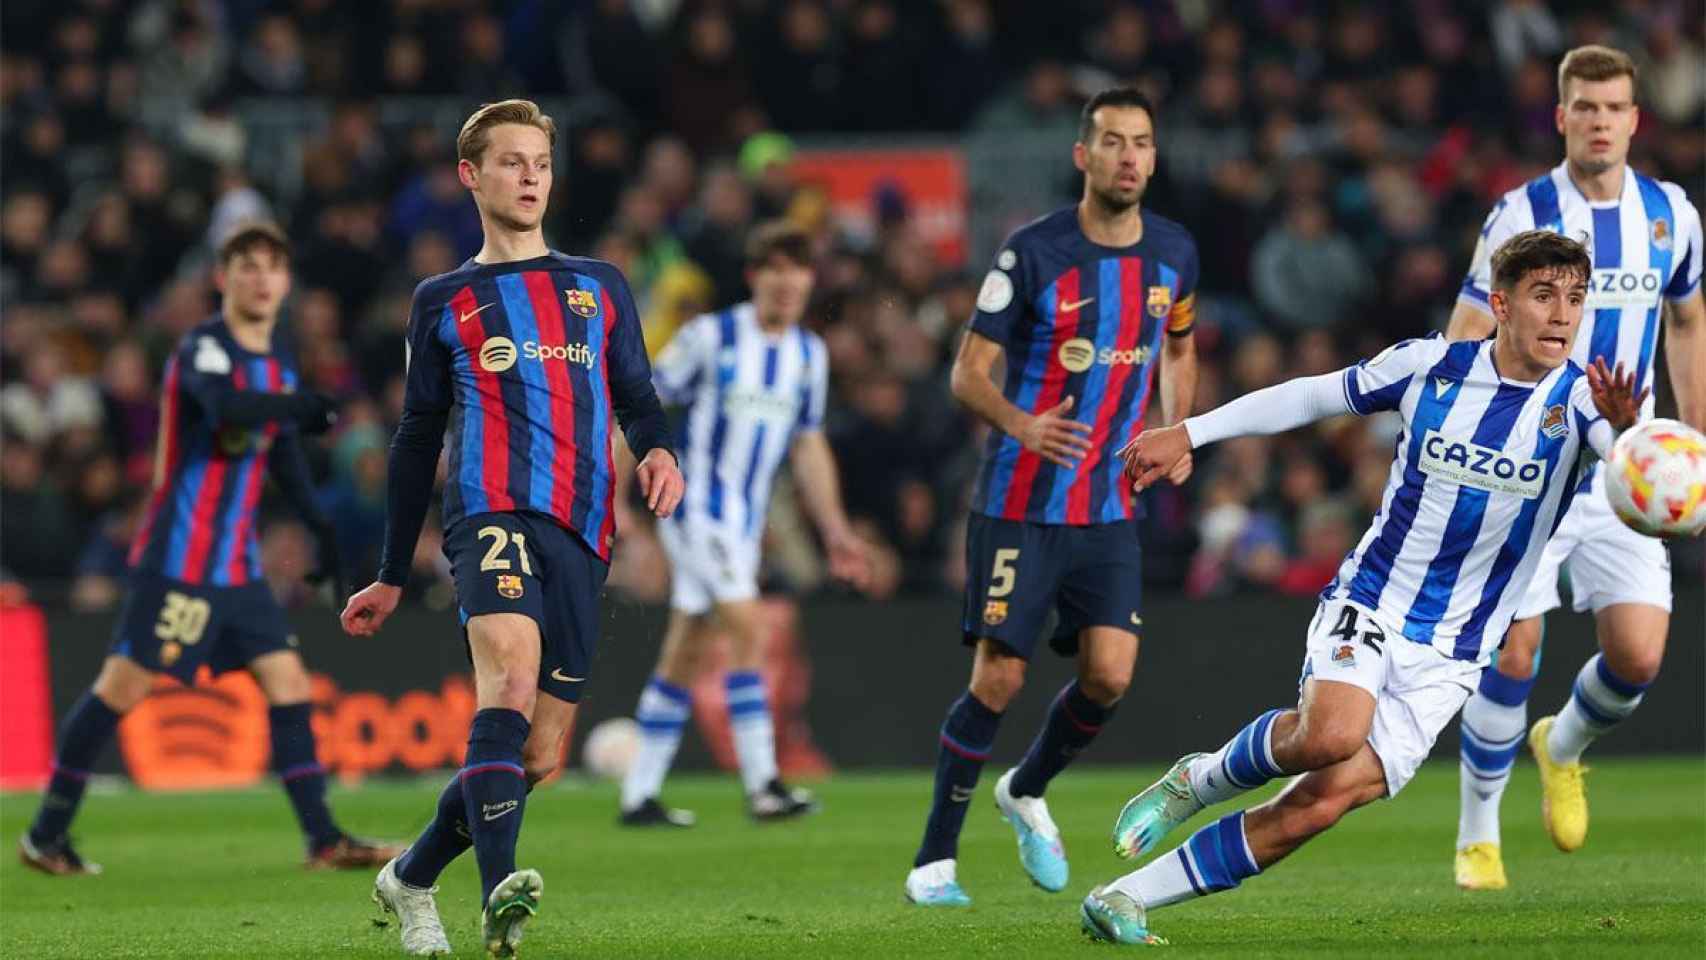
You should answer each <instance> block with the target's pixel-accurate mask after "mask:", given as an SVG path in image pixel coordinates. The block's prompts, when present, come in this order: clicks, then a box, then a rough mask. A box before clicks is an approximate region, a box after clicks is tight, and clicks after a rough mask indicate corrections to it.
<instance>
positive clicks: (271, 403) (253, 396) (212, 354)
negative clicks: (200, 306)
mask: <svg viewBox="0 0 1706 960" xmlns="http://www.w3.org/2000/svg"><path fill="white" fill-rule="evenodd" d="M178 362H179V369H180V370H181V371H182V372H181V374H180V377H181V382H182V383H183V385H184V387H185V388H186V389H187V390H188V391H189V394H190V396H192V397H194V398H195V402H196V405H197V406H199V407H201V409H202V412H203V413H204V414H206V415H207V420H208V422H209V423H215V424H218V425H219V426H221V427H244V428H250V429H253V428H256V427H264V426H266V425H267V424H269V423H277V424H279V425H281V426H286V425H290V426H295V427H297V428H298V429H300V430H302V432H304V433H325V432H326V431H327V430H330V429H331V428H332V424H334V423H336V422H337V419H338V410H337V401H335V400H333V399H332V398H331V397H328V396H326V395H325V394H323V393H315V392H313V391H306V392H302V393H270V392H268V391H265V390H247V389H238V387H237V385H236V383H235V382H234V381H233V380H232V373H231V371H232V362H231V355H230V354H229V353H227V352H225V348H224V347H223V346H221V345H220V343H219V341H218V340H217V339H216V338H214V337H212V336H206V335H204V336H201V337H198V338H197V339H196V341H195V343H194V344H191V343H189V342H187V341H186V342H185V344H184V345H183V347H182V348H181V349H180V352H179V354H178Z"/></svg>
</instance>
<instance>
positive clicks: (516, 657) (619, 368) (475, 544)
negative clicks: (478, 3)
mask: <svg viewBox="0 0 1706 960" xmlns="http://www.w3.org/2000/svg"><path fill="white" fill-rule="evenodd" d="M555 141H556V127H555V125H554V124H553V123H552V121H551V118H550V117H548V116H545V115H544V114H543V113H541V112H540V111H539V107H538V106H537V105H535V104H534V103H532V102H531V101H527V100H505V101H503V102H501V103H494V104H487V105H485V106H483V107H481V108H480V109H479V110H478V111H476V112H475V113H474V115H473V116H471V117H469V118H468V121H467V122H466V123H465V124H463V126H462V132H461V133H460V134H459V135H458V137H457V139H456V152H457V157H458V160H457V175H458V177H459V178H460V179H461V181H462V185H463V186H464V187H466V188H468V190H469V192H470V193H472V194H473V198H474V204H475V206H476V207H477V208H478V210H479V213H480V224H481V227H482V229H483V230H484V233H485V243H484V245H483V246H482V247H481V248H480V252H479V253H478V254H477V255H475V257H474V258H473V259H472V260H469V261H468V262H467V263H464V264H463V265H462V266H461V267H460V268H458V269H457V270H455V271H453V272H451V273H447V274H444V275H442V276H437V277H432V278H430V279H428V280H425V281H423V282H422V283H421V285H420V286H419V287H417V288H416V289H415V296H414V304H413V306H412V308H411V316H410V318H409V331H408V350H409V362H408V373H407V383H406V387H405V392H404V399H403V417H402V422H401V423H399V424H398V426H397V435H396V437H395V438H394V439H393V440H392V442H391V461H390V482H389V490H388V493H387V496H386V510H385V512H386V524H385V526H386V532H385V548H384V559H383V562H382V564H381V566H380V569H379V577H378V582H376V583H374V584H372V585H371V586H369V587H367V589H365V590H363V591H361V592H360V593H358V594H356V595H355V596H354V597H353V598H351V600H350V602H349V605H348V606H347V607H346V608H345V609H344V613H343V625H344V629H345V630H346V631H347V632H349V633H351V634H353V635H358V636H367V635H371V634H372V633H374V632H375V631H377V630H378V629H379V628H380V627H381V626H382V625H383V624H384V622H385V619H386V618H387V617H389V616H390V615H391V613H392V611H394V610H395V609H396V608H397V602H398V600H399V598H400V597H401V594H402V587H403V584H404V582H405V580H406V579H407V577H408V571H409V564H410V559H411V557H412V556H413V554H414V549H415V541H416V539H417V538H418V537H419V535H420V529H421V523H422V521H423V519H424V518H425V516H426V512H427V504H428V500H429V499H430V498H431V495H432V485H433V474H434V472H435V470H436V468H437V465H438V456H439V451H440V448H441V447H442V446H443V444H444V432H445V427H446V425H448V426H449V428H450V464H449V472H448V478H449V479H448V480H447V482H446V484H445V493H444V511H443V513H444V526H445V536H444V552H445V555H446V556H447V557H448V558H449V559H450V564H451V574H452V576H453V577H454V578H455V581H456V597H457V603H458V606H459V608H460V613H461V617H462V622H463V627H464V638H465V640H466V642H467V646H468V652H469V656H470V659H471V660H472V661H473V665H474V688H475V698H476V705H477V708H478V711H477V712H476V713H475V715H474V722H473V729H472V730H471V731H470V732H469V735H468V753H467V757H466V760H465V762H464V765H463V767H462V770H461V772H459V773H458V774H457V775H456V777H455V778H454V779H452V780H451V782H450V785H449V786H448V787H446V788H445V790H444V792H443V794H442V795H441V796H440V797H439V801H438V809H437V814H436V816H435V817H434V819H433V821H432V822H431V823H430V824H428V825H427V828H426V830H425V831H423V832H422V833H421V835H420V838H419V839H417V840H416V841H415V842H414V844H413V845H412V846H410V847H409V849H408V850H407V851H405V852H404V853H403V855H402V856H400V857H398V858H397V859H395V860H392V861H391V862H389V863H387V864H385V866H384V868H383V869H381V870H380V871H379V876H378V878H377V879H376V881H375V883H374V893H373V895H374V899H375V900H377V901H378V902H379V903H380V904H381V905H382V906H383V907H384V908H385V909H386V910H389V911H391V912H393V913H396V914H397V915H398V918H399V920H400V926H401V928H402V938H403V948H404V951H405V952H406V953H410V954H416V955H430V954H433V953H447V952H449V950H450V945H449V942H448V941H447V940H446V939H445V935H444V928H443V926H442V924H441V923H440V922H439V918H438V908H437V906H436V905H435V904H434V901H433V896H432V895H433V892H434V891H435V890H436V889H437V888H436V887H434V886H433V883H434V881H435V880H437V878H438V875H439V873H440V872H441V871H442V870H443V869H444V868H445V866H446V865H448V864H449V863H450V861H452V860H454V859H455V858H456V857H457V856H459V855H460V854H461V853H462V852H463V851H464V850H466V849H468V847H469V846H470V845H471V846H473V847H474V856H475V859H476V860H477V861H478V862H479V868H480V897H481V899H480V903H481V932H482V937H483V939H484V943H485V947H486V950H487V951H488V952H489V953H490V954H491V955H493V956H500V957H503V956H511V955H513V954H514V952H515V948H516V945H517V944H518V943H519V942H520V940H521V935H522V929H523V926H524V925H525V924H526V922H527V920H528V919H529V918H530V917H532V916H533V915H534V914H535V913H536V912H537V910H538V907H539V896H540V893H541V892H542V889H543V886H544V884H543V881H542V880H541V879H540V876H539V873H538V871H536V870H530V869H523V870H517V869H516V864H515V848H516V842H517V839H518V838H519V836H520V834H521V821H522V817H523V814H524V806H525V804H526V799H527V792H528V790H529V789H530V788H531V787H532V785H533V784H534V783H537V782H538V781H539V780H541V779H543V778H545V777H547V776H549V775H550V774H551V773H552V772H553V771H554V770H555V769H556V768H557V765H558V764H559V763H560V762H561V758H562V752H563V738H564V736H565V734H566V733H567V732H568V730H569V725H570V722H571V721H572V720H573V719H574V714H575V707H576V705H577V704H578V703H579V702H580V698H581V693H582V691H583V690H584V689H585V685H586V679H587V674H588V670H589V668H590V666H591V663H592V655H593V650H594V647H595V645H596V642H597V639H598V595H599V591H600V589H601V588H602V587H603V585H604V578H605V574H606V573H607V572H608V570H609V566H608V564H609V557H610V545H611V541H612V539H614V537H613V534H614V515H613V514H612V512H611V491H612V489H613V487H614V484H613V482H612V481H613V469H612V465H611V459H610V457H611V453H610V439H611V415H612V413H614V414H615V417H616V419H617V420H618V421H619V422H620V423H621V425H622V428H623V430H624V431H625V432H626V434H627V440H628V445H629V447H630V448H631V449H634V450H637V451H644V457H643V459H642V460H641V462H640V465H639V468H638V470H637V476H638V479H639V484H640V490H641V492H642V493H643V495H644V496H645V498H646V502H647V505H648V506H649V507H650V508H651V509H652V510H653V511H654V512H656V513H657V514H658V515H659V516H667V515H668V514H669V512H670V511H671V510H672V509H674V507H675V504H676V502H677V501H678V500H680V499H681V486H682V484H681V473H680V471H679V470H677V469H676V465H675V456H674V454H672V453H671V452H670V449H669V442H668V427H667V423H666V422H665V419H664V415H663V409H662V407H661V406H659V404H658V399H657V394H656V393H655V392H654V391H653V389H652V376H651V365H650V364H649V363H648V362H647V360H646V353H645V347H644V345H643V344H642V342H641V337H640V322H639V318H638V316H637V315H636V313H635V309H634V301H633V296H632V294H631V293H630V292H629V290H628V283H627V281H626V280H625V279H623V277H622V274H621V273H620V272H618V271H617V270H616V268H615V267H612V266H611V265H610V264H608V263H604V262H602V261H599V260H588V259H583V258H579V257H569V256H565V255H563V254H561V253H557V252H555V251H553V250H550V249H548V248H547V247H546V245H545V238H544V236H543V235H542V233H541V232H540V221H541V220H542V219H543V217H544V215H545V204H546V200H547V198H548V197H549V196H550V194H551V179H552V165H551V152H552V148H553V146H554V145H555Z"/></svg>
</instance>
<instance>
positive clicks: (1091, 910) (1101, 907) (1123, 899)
mask: <svg viewBox="0 0 1706 960" xmlns="http://www.w3.org/2000/svg"><path fill="white" fill-rule="evenodd" d="M1078 918H1079V919H1080V920H1081V921H1083V923H1084V932H1085V933H1087V934H1089V935H1090V937H1091V939H1094V940H1106V941H1109V942H1111V943H1124V944H1130V945H1133V946H1150V947H1156V946H1165V945H1166V943H1167V941H1166V940H1163V939H1161V938H1160V937H1158V936H1156V935H1154V934H1153V933H1150V932H1149V918H1148V917H1147V916H1146V915H1145V914H1144V911H1143V904H1141V903H1138V902H1137V901H1136V900H1134V899H1132V898H1131V897H1129V896H1127V895H1125V894H1123V893H1121V892H1119V891H1118V890H1113V889H1110V888H1109V887H1108V885H1107V884H1103V885H1102V886H1100V887H1097V888H1095V889H1094V890H1091V891H1090V895H1089V896H1087V897H1085V898H1084V903H1083V905H1081V906H1080V907H1079V908H1078Z"/></svg>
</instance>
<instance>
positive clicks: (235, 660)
mask: <svg viewBox="0 0 1706 960" xmlns="http://www.w3.org/2000/svg"><path fill="white" fill-rule="evenodd" d="M295 648H296V636H295V634H293V633H291V631H290V622H289V620H287V619H286V618H285V615H284V610H283V609H281V608H280V607H279V605H278V600H277V599H275V598H274V597H273V595H272V590H271V589H269V588H268V587H267V585H266V582H265V581H261V582H258V583H249V584H244V585H243V586H240V587H213V586H205V585H201V584H193V583H184V582H183V581H181V580H173V579H172V578H170V577H165V576H161V575H160V574H158V573H153V572H151V571H148V570H136V571H133V572H132V573H131V575H130V586H129V589H128V590H126V591H125V595H124V604H123V606H121V607H120V608H119V616H118V624H117V625H116V626H114V628H113V646H112V652H113V653H117V654H122V655H124V656H126V657H129V658H130V659H132V660H135V661H136V662H137V663H139V664H141V665H142V666H144V667H147V668H148V669H149V670H153V671H155V672H157V673H165V674H170V675H171V676H174V677H177V678H178V679H179V680H182V681H183V682H185V683H189V682H191V681H192V680H194V679H195V671H196V668H197V667H199V666H201V665H202V664H204V663H205V664H207V665H208V666H209V667H211V668H212V670H213V672H214V673H225V672H227V671H230V670H238V669H241V668H243V667H246V666H248V665H249V664H250V663H253V662H254V661H255V658H256V657H261V656H265V655H266V654H269V653H276V652H278V651H280V650H292V649H295Z"/></svg>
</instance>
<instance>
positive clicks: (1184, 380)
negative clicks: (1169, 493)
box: [1161, 330, 1197, 486]
mask: <svg viewBox="0 0 1706 960" xmlns="http://www.w3.org/2000/svg"><path fill="white" fill-rule="evenodd" d="M1196 399H1197V341H1196V337H1195V335H1193V334H1192V333H1190V332H1189V331H1188V330H1187V331H1186V332H1185V333H1183V334H1179V335H1174V334H1173V333H1172V332H1171V331H1168V334H1167V339H1166V342H1165V344H1164V345H1163V346H1162V348H1161V415H1162V416H1163V417H1165V418H1166V420H1167V423H1168V424H1169V425H1172V424H1176V423H1180V422H1182V421H1183V420H1184V419H1185V418H1186V417H1188V416H1190V415H1191V407H1192V406H1193V405H1194V404H1195V403H1196ZM1193 468H1194V464H1193V463H1192V461H1191V454H1190V452H1189V451H1186V452H1185V455H1184V456H1183V457H1180V458H1179V460H1178V462H1177V463H1175V464H1174V465H1173V469H1172V470H1170V471H1168V472H1167V479H1168V480H1171V481H1172V482H1173V484H1174V485H1175V486H1178V485H1181V484H1183V483H1184V482H1185V481H1186V480H1189V479H1190V478H1191V470H1192V469H1193Z"/></svg>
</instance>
